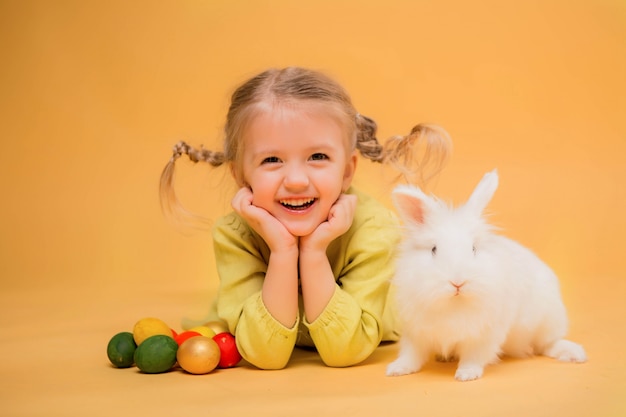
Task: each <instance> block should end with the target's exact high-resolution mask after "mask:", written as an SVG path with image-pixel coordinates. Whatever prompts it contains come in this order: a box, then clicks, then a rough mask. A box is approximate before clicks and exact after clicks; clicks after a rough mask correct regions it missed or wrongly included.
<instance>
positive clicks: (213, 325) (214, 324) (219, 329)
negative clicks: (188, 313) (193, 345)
mask: <svg viewBox="0 0 626 417" xmlns="http://www.w3.org/2000/svg"><path fill="white" fill-rule="evenodd" d="M203 326H205V327H208V328H209V329H211V330H213V331H214V332H215V334H216V335H217V334H220V333H227V332H229V330H228V325H227V324H226V323H225V322H223V321H221V320H213V321H208V322H206V323H204V324H203Z"/></svg>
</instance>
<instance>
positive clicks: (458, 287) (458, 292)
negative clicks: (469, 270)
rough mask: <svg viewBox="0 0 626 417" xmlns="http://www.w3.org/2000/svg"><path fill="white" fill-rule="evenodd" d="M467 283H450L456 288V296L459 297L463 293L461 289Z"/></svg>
mask: <svg viewBox="0 0 626 417" xmlns="http://www.w3.org/2000/svg"><path fill="white" fill-rule="evenodd" d="M465 282H466V281H450V284H451V285H452V286H453V287H454V288H456V292H455V293H454V295H459V294H460V293H461V287H462V286H463V285H465Z"/></svg>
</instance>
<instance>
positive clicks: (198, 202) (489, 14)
mask: <svg viewBox="0 0 626 417" xmlns="http://www.w3.org/2000/svg"><path fill="white" fill-rule="evenodd" d="M0 60H1V61H0V62H1V64H0V140H1V141H2V142H1V143H2V148H1V149H0V174H1V175H0V191H1V196H2V197H1V198H2V203H1V204H0V233H1V235H0V280H1V284H2V287H1V292H0V325H1V330H2V332H1V333H0V354H1V355H2V359H3V360H2V366H0V404H2V405H1V407H2V409H3V410H4V411H2V414H3V415H7V416H35V415H45V416H53V415H63V416H70V415H76V416H84V415H90V416H97V415H111V413H114V414H117V415H130V414H135V415H136V414H140V415H187V416H191V415H211V414H212V413H218V412H219V413H222V414H223V413H224V412H228V413H230V415H245V414H244V413H246V412H250V413H254V414H255V415H274V416H275V415H304V416H306V415H320V414H322V413H323V414H324V415H346V416H347V415H361V416H362V415H376V416H378V415H429V416H434V415H447V416H452V415H464V416H502V415H508V416H513V415H520V416H522V415H523V416H529V415H532V416H542V415H550V416H553V415H568V416H588V415H599V416H618V415H625V414H626V400H624V399H623V398H624V394H625V393H626V392H625V387H626V384H624V375H625V373H626V364H625V359H624V356H625V351H624V343H625V342H626V336H625V334H624V331H625V326H624V320H623V317H624V314H625V313H626V307H625V304H626V303H624V296H625V295H626V285H625V284H624V280H625V279H626V256H625V255H626V254H625V252H624V238H625V237H626V220H625V216H624V215H625V214H626V195H625V191H624V181H625V180H626V168H625V162H626V123H625V119H626V117H625V116H626V2H624V1H623V0H587V1H584V0H574V1H572V0H547V1H539V0H529V1H512V0H511V1H506V0H505V1H495V0H493V1H489V0H479V1H472V2H470V1H463V0H442V1H434V0H415V1H409V0H404V1H403V0H387V1H365V0H361V1H346V0H336V1H329V0H320V1H315V2H301V1H226V0H210V1H199V0H187V1H148V0H130V1H121V0H114V1H89V0H87V1H80V0H58V1H43V0H42V1H33V0H25V1H16V0H15V1H14V0H2V1H0ZM286 65H302V66H308V67H311V68H315V69H319V70H323V71H325V72H327V73H329V74H330V75H331V76H333V77H335V78H336V79H337V80H338V81H340V82H341V83H342V84H343V85H344V86H345V87H346V88H347V89H348V90H349V91H350V92H351V94H352V97H353V100H354V103H355V105H356V107H357V108H358V110H359V111H360V112H361V113H362V114H365V115H368V116H370V117H372V118H374V119H375V120H376V121H377V122H378V124H379V133H380V135H379V137H380V138H381V139H385V138H387V137H388V136H391V135H394V134H405V133H407V132H408V131H409V129H410V128H411V127H412V126H413V125H414V124H416V123H418V122H434V123H438V124H440V125H442V126H444V127H445V128H446V129H447V130H448V131H449V132H450V134H451V135H452V138H453V142H454V146H455V151H454V156H453V158H452V160H451V162H450V164H449V166H448V167H447V169H446V170H445V171H444V173H443V174H442V175H441V176H440V178H439V180H438V181H437V183H436V184H435V186H434V187H433V188H432V191H434V192H435V193H436V194H438V195H439V196H441V197H442V198H445V199H449V200H451V201H455V202H460V201H463V200H464V199H465V198H466V196H467V195H468V194H469V192H470V191H471V189H472V188H473V187H474V185H475V184H476V182H477V181H478V180H479V178H480V177H481V176H482V174H483V173H484V172H486V171H488V170H491V169H493V168H498V170H499V172H500V177H501V181H500V189H499V190H498V192H497V193H496V196H495V198H494V200H493V202H492V204H491V206H490V209H491V211H492V212H494V216H493V221H494V223H496V224H498V225H499V226H501V227H503V229H504V232H505V233H506V234H507V235H509V236H511V237H513V238H515V239H517V240H519V241H520V242H522V243H524V244H525V245H527V246H529V247H531V248H532V249H534V250H535V251H536V252H537V253H538V254H539V255H540V256H541V257H542V258H543V259H544V260H545V261H546V262H547V263H548V264H550V265H551V266H552V267H553V269H554V270H555V271H556V272H557V273H558V274H559V276H560V278H561V282H562V289H563V297H564V300H565V303H566V305H567V306H568V309H569V314H570V319H571V331H570V336H571V338H572V339H574V340H576V341H579V342H581V343H582V344H583V345H584V346H585V347H586V349H587V351H588V354H589V357H590V361H589V362H588V363H587V364H584V365H570V364H559V363H555V362H554V361H551V360H548V359H545V358H533V359H529V360H523V361H512V360H505V361H504V362H502V363H501V364H498V365H495V366H491V367H489V368H488V369H487V371H486V373H485V377H484V378H483V379H481V380H479V381H476V382H472V383H466V384H461V383H456V382H455V381H454V380H453V373H454V365H453V364H430V365H429V366H428V367H427V368H426V369H425V370H424V371H423V372H422V373H420V374H418V375H412V376H407V377H403V378H386V377H385V376H384V369H385V366H386V364H387V363H388V362H390V361H391V360H392V359H394V357H395V354H396V348H397V346H396V345H387V346H384V347H382V348H380V349H379V350H378V351H377V352H376V353H375V354H374V355H373V356H372V357H371V358H370V359H369V360H368V361H367V362H366V363H365V364H363V365H362V366H357V367H353V368H349V369H330V368H326V367H324V366H322V365H321V363H320V362H319V359H318V358H317V357H316V356H315V355H314V354H311V353H307V352H301V351H298V352H296V354H295V356H294V359H293V362H292V364H291V366H290V367H289V368H287V369H285V370H283V371H278V372H263V371H258V370H254V369H252V368H250V367H248V366H246V365H242V366H240V367H238V368H236V369H232V370H226V371H219V372H215V373H213V374H210V375H205V376H199V377H197V376H190V375H185V374H183V373H182V372H171V373H168V374H164V375H143V374H139V373H137V372H136V370H115V369H112V368H111V367H110V366H109V365H108V362H107V360H106V354H105V349H106V344H107V342H108V339H109V338H110V337H111V336H112V335H113V334H115V333H117V332H118V331H123V330H130V329H132V325H133V324H134V322H135V321H136V320H138V319H139V318H142V317H145V316H156V317H160V318H162V319H164V320H166V321H167V322H168V323H170V324H171V326H172V327H174V328H176V329H179V328H180V320H181V318H183V317H198V316H201V314H202V311H203V310H204V308H205V304H206V302H207V299H208V297H209V296H210V294H211V293H212V292H213V291H214V289H215V285H216V278H215V273H214V261H213V259H212V249H211V242H210V238H209V236H208V235H207V234H206V233H204V232H197V231H193V230H190V229H188V228H180V227H177V226H176V225H174V224H172V223H170V222H168V221H167V220H166V219H165V218H164V217H163V215H162V213H161V212H160V207H159V202H158V178H159V174H160V171H161V169H162V167H163V166H164V164H165V163H166V161H167V160H168V159H169V157H170V149H171V146H172V145H173V144H174V143H175V142H176V141H178V140H179V139H184V140H187V141H188V142H190V143H192V144H194V145H199V144H201V143H203V144H205V145H207V146H208V147H210V148H218V147H219V145H220V140H221V138H220V129H221V126H222V123H223V120H224V116H225V112H226V108H227V106H228V97H229V94H230V93H231V92H232V90H233V88H234V87H235V86H236V85H238V84H239V83H240V82H242V81H243V80H245V79H246V78H248V77H249V76H251V75H253V74H255V73H256V72H258V71H261V70H263V69H265V68H267V67H282V66H286ZM392 180H393V176H392V173H391V171H389V170H387V169H381V168H380V167H379V166H376V165H373V164H371V163H369V162H367V161H365V160H361V161H360V165H359V172H358V175H357V178H356V185H357V186H360V187H361V188H363V189H364V190H366V191H368V192H370V193H371V194H373V195H375V196H377V197H379V198H381V199H382V200H383V201H385V202H386V203H389V198H388V195H389V191H390V188H391V185H392V182H391V181H392ZM177 190H178V191H179V193H180V195H181V198H182V200H183V201H184V202H185V204H186V205H187V206H188V207H189V208H190V209H192V210H194V211H195V212H198V213H201V214H203V215H205V216H207V217H208V218H212V219H214V218H216V217H217V216H219V215H221V214H223V213H224V212H225V211H226V210H228V207H229V199H230V195H231V194H232V191H233V186H232V184H231V183H230V181H229V179H228V174H227V173H226V171H225V170H223V169H218V170H213V171H211V170H210V169H208V168H207V167H206V166H200V165H198V166H194V165H192V164H190V163H180V164H178V182H177ZM232 413H234V414H232ZM328 413H330V414H328Z"/></svg>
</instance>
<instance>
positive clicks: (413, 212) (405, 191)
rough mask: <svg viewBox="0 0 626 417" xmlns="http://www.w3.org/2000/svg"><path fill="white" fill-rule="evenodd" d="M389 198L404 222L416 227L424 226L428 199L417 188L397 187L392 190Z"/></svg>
mask: <svg viewBox="0 0 626 417" xmlns="http://www.w3.org/2000/svg"><path fill="white" fill-rule="evenodd" d="M391 197H392V200H393V204H394V206H396V208H397V209H398V212H399V214H400V217H402V219H403V220H404V221H406V222H410V223H413V224H418V225H421V224H424V220H425V217H426V212H427V210H428V206H429V203H430V198H429V197H428V196H426V195H425V194H424V193H423V192H422V191H421V190H420V189H419V188H417V187H412V186H409V185H399V186H398V187H396V188H395V189H394V190H393V192H392V193H391Z"/></svg>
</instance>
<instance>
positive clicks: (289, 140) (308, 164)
mask: <svg viewBox="0 0 626 417" xmlns="http://www.w3.org/2000/svg"><path fill="white" fill-rule="evenodd" d="M375 133H376V124H375V122H374V121H373V120H371V119H369V118H367V117H365V116H363V115H360V114H359V113H357V111H356V110H355V108H354V106H353V105H352V102H351V100H350V97H349V95H348V94H347V93H346V91H345V90H344V89H343V88H342V87H341V86H340V85H338V84H337V83H336V82H335V81H333V80H331V79H330V78H328V77H327V76H325V75H323V74H321V73H319V72H316V71H311V70H307V69H303V68H297V67H290V68H285V69H282V70H276V69H271V70H268V71H265V72H263V73H261V74H259V75H257V76H255V77H253V78H252V79H250V80H248V81H247V82H245V83H244V84H243V85H241V86H240V87H239V88H238V89H237V90H236V91H235V92H234V94H233V96H232V101H231V105H230V108H229V110H228V115H227V118H226V126H225V129H224V134H225V137H224V150H223V152H212V151H209V150H206V149H203V148H200V149H195V148H192V147H190V146H189V145H187V144H185V143H184V142H180V143H178V144H177V145H176V146H175V148H174V155H173V157H172V159H171V160H170V162H169V163H168V164H167V166H166V167H165V169H164V171H163V174H162V177H161V197H162V202H163V203H164V208H166V209H168V208H169V209H171V210H174V211H176V210H178V209H181V207H180V205H179V203H178V201H177V199H176V196H175V194H174V191H173V186H172V184H173V174H174V171H173V169H174V163H175V161H176V160H177V159H178V158H179V157H180V156H181V155H183V154H185V155H187V156H188V157H189V158H190V159H191V160H192V161H194V162H197V161H204V162H208V163H209V164H211V165H212V166H219V165H222V164H227V166H228V167H229V168H230V171H231V173H232V176H233V178H234V180H235V181H236V183H237V185H238V187H239V191H238V192H237V193H236V194H235V196H234V198H233V199H232V207H233V209H234V211H233V212H232V213H230V214H227V215H226V216H224V217H222V218H220V219H219V220H217V221H216V223H215V225H214V227H213V243H214V249H215V257H216V263H217V270H218V275H219V278H220V287H219V290H218V294H217V298H216V302H215V303H214V306H213V311H212V318H219V319H220V320H223V321H225V322H226V323H227V325H228V328H229V329H230V332H231V333H233V334H234V335H235V337H236V341H237V347H238V349H239V352H240V353H241V355H242V356H243V358H244V359H245V360H247V361H248V362H249V363H251V364H253V365H255V366H256V367H258V368H262V369H280V368H284V367H285V366H286V365H287V363H288V361H289V358H290V356H291V353H292V351H293V349H294V346H296V345H298V346H310V347H314V348H315V349H317V351H318V353H319V355H320V357H321V359H322V360H323V361H324V363H325V364H326V365H328V366H336V367H341V366H350V365H354V364H356V363H359V362H361V361H363V360H364V359H366V358H367V357H368V356H369V355H370V354H371V353H372V352H373V351H374V349H375V348H376V347H377V346H378V345H379V343H380V342H381V341H382V340H390V341H393V340H397V339H398V334H397V329H396V326H395V321H394V315H393V308H392V305H391V304H390V303H389V302H388V298H389V297H388V295H389V285H390V284H389V280H390V278H391V277H392V275H393V272H394V256H395V248H396V244H397V243H398V241H399V238H400V229H399V224H398V222H397V220H396V216H395V215H394V214H393V212H391V211H390V210H388V209H387V208H386V207H384V206H383V205H382V204H380V203H379V202H377V201H375V200H374V199H372V198H370V197H368V196H367V195H365V194H363V193H361V192H359V191H358V190H356V189H354V188H353V187H352V186H351V182H352V179H353V177H354V173H355V170H356V167H357V161H358V157H357V150H358V151H359V152H360V154H361V155H362V156H364V157H366V158H368V159H370V160H372V161H375V162H388V163H392V164H394V165H396V166H397V167H398V168H400V169H401V171H402V173H403V174H405V175H413V174H416V175H417V176H418V177H419V178H421V179H422V180H427V179H428V178H429V177H431V176H432V175H435V174H436V173H437V172H438V171H439V170H440V169H441V168H442V166H443V163H444V162H445V160H446V158H447V156H448V154H449V151H450V147H451V145H450V142H449V139H448V137H447V135H446V133H445V132H443V131H442V130H440V129H437V128H435V127H432V126H427V125H418V126H416V127H415V128H413V130H412V132H411V133H410V134H409V135H407V136H405V137H394V138H391V139H390V141H389V142H387V144H386V146H385V148H383V147H382V146H381V145H380V144H379V142H378V140H377V139H376V136H375ZM418 145H419V148H420V149H422V148H423V150H422V151H420V157H418V156H417V148H418ZM422 145H423V146H422Z"/></svg>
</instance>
